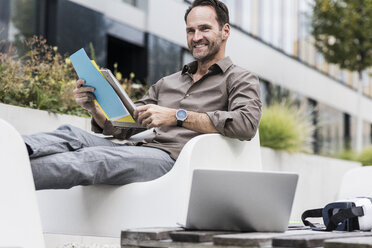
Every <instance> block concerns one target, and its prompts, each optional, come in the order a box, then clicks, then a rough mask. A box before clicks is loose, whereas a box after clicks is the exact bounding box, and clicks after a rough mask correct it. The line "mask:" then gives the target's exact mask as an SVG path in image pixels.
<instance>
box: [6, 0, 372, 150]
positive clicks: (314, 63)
mask: <svg viewBox="0 0 372 248" xmlns="http://www.w3.org/2000/svg"><path fill="white" fill-rule="evenodd" d="M189 2H190V1H184V0H105V1H103V0H0V41H8V42H14V43H15V44H16V43H17V42H19V41H20V40H22V39H25V38H28V37H30V36H32V35H34V34H36V35H41V36H43V37H45V38H46V39H47V41H48V43H49V44H51V45H55V46H58V49H59V51H60V52H61V53H68V54H71V53H73V52H74V51H76V50H78V49H80V48H81V47H84V48H85V49H86V51H89V50H90V45H89V44H92V45H93V47H94V51H95V56H96V60H97V62H98V64H99V65H101V66H105V67H108V68H110V69H113V67H114V64H115V63H117V64H118V69H119V71H120V72H122V74H123V75H124V76H126V77H129V74H130V73H131V72H134V73H135V75H136V78H137V79H139V80H140V81H142V82H143V83H147V84H153V83H155V82H156V81H157V80H158V79H160V78H161V77H162V76H165V75H168V74H171V73H174V72H176V71H178V70H180V69H181V67H182V65H183V64H185V63H188V62H189V61H191V60H192V57H191V56H190V54H189V52H188V50H187V44H186V32H185V23H184V20H183V17H184V13H185V10H186V8H187V6H188V5H189ZM224 2H225V3H226V4H227V6H228V7H229V9H230V22H231V24H232V31H231V37H230V39H229V41H228V44H227V54H228V55H229V56H230V57H231V58H232V60H233V62H234V63H236V64H238V65H240V66H242V67H244V68H246V69H248V70H250V71H252V72H254V73H255V74H257V75H258V76H259V77H260V80H261V89H262V100H263V102H264V104H267V103H269V102H270V100H271V99H272V98H273V95H276V96H279V97H280V96H286V95H288V94H290V95H292V96H295V98H296V99H299V100H300V101H302V102H305V103H306V104H307V105H308V106H309V107H310V108H311V109H313V111H312V113H311V115H309V118H311V119H312V121H313V123H314V124H315V125H316V127H317V128H316V132H315V134H314V138H315V139H314V140H315V141H314V146H313V149H314V152H316V153H320V154H329V155H336V154H338V153H339V152H340V151H342V150H343V149H345V148H348V147H351V148H355V146H356V136H357V126H358V125H357V119H358V116H360V117H361V119H362V129H361V130H362V136H363V139H362V140H363V145H364V146H367V145H370V144H371V143H372V114H371V113H370V111H369V110H370V109H372V78H371V77H369V78H368V79H366V80H365V82H364V83H363V86H362V87H363V88H362V93H363V94H362V96H361V97H359V95H358V92H357V86H358V83H359V82H358V75H357V74H356V73H352V72H349V71H346V70H340V69H339V68H338V67H337V66H335V65H330V64H327V63H326V62H325V61H324V59H323V57H322V56H321V54H319V53H318V52H317V51H316V50H315V48H314V47H313V45H312V37H311V34H310V30H311V28H310V19H309V16H310V15H311V9H312V8H311V4H312V1H311V0H275V1H274V0H225V1H224ZM368 72H371V70H369V71H368Z"/></svg>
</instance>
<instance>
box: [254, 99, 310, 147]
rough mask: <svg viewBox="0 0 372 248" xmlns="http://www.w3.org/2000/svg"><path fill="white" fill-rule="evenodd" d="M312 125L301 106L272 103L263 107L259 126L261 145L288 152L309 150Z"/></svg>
mask: <svg viewBox="0 0 372 248" xmlns="http://www.w3.org/2000/svg"><path fill="white" fill-rule="evenodd" d="M313 130H314V127H313V125H312V124H311V122H310V121H309V120H307V118H306V112H305V111H304V108H302V107H296V106H295V105H290V104H289V103H283V104H279V103H274V104H272V105H271V106H268V107H266V108H264V110H263V113H262V117H261V123H260V126H259V132H260V142H261V145H262V146H266V147H270V148H273V149H275V150H284V151H288V152H310V151H311V142H312V132H313Z"/></svg>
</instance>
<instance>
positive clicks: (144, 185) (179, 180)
mask: <svg viewBox="0 0 372 248" xmlns="http://www.w3.org/2000/svg"><path fill="white" fill-rule="evenodd" d="M8 126H9V125H7V124H5V122H0V132H7V131H9V132H13V133H14V132H15V130H14V129H13V128H11V127H10V126H9V128H8ZM4 128H5V129H6V128H8V129H12V130H4ZM18 136H19V135H18ZM18 145H19V144H18ZM21 145H22V146H23V147H22V149H23V150H24V145H23V144H21ZM0 149H1V150H2V151H3V152H4V149H5V150H6V147H5V145H4V146H3V147H0ZM13 152H14V151H13ZM20 155H22V156H23V157H24V156H25V154H24V153H23V154H20ZM1 164H2V162H1ZM24 166H29V163H24ZM195 168H213V169H223V170H261V169H262V167H261V153H260V144H259V138H258V134H257V135H256V136H255V137H254V138H253V139H252V140H251V141H239V140H237V139H231V138H227V137H224V136H222V135H219V134H204V135H200V136H197V137H195V138H193V139H192V140H190V141H189V142H188V143H187V144H186V145H185V147H184V148H183V150H182V152H181V154H180V156H179V158H178V160H177V161H176V163H175V165H174V167H173V168H172V169H171V171H170V172H168V173H167V174H165V175H164V176H162V177H160V178H158V179H155V180H153V181H149V182H141V183H132V184H129V185H124V186H108V185H96V186H77V187H73V188H72V189H69V190H42V191H37V192H36V195H37V199H38V206H39V213H40V217H41V223H42V230H43V232H44V233H53V234H69V235H82V236H85V235H87V236H99V237H119V236H120V232H121V230H123V229H127V228H135V227H156V226H157V227H160V226H161V227H166V226H171V227H174V226H176V223H183V222H184V221H185V219H186V214H187V213H186V211H187V204H188V195H189V190H190V182H191V175H192V171H193V169H195ZM30 172H31V170H29V169H27V170H26V172H25V173H30ZM1 173H3V172H0V175H1ZM28 186H29V185H28ZM28 186H27V187H28ZM9 190H12V189H11V187H9Z"/></svg>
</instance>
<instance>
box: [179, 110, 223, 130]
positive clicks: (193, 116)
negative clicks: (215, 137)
mask: <svg viewBox="0 0 372 248" xmlns="http://www.w3.org/2000/svg"><path fill="white" fill-rule="evenodd" d="M187 114H188V116H187V119H186V120H185V121H184V122H183V127H185V128H187V129H191V130H193V131H196V132H199V133H218V131H217V129H216V128H215V127H214V125H213V123H212V121H211V119H210V118H209V116H208V115H207V114H206V113H197V112H192V111H188V112H187Z"/></svg>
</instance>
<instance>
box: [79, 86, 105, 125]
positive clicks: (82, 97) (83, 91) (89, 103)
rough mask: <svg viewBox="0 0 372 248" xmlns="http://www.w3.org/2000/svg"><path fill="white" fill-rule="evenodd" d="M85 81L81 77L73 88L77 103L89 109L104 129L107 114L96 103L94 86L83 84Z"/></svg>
mask: <svg viewBox="0 0 372 248" xmlns="http://www.w3.org/2000/svg"><path fill="white" fill-rule="evenodd" d="M84 84H85V81H84V80H82V79H79V80H77V81H76V86H75V89H74V90H73V93H74V96H75V101H76V103H77V104H78V105H79V106H81V107H82V108H84V109H86V110H88V111H89V112H90V113H91V114H92V117H93V118H94V120H95V121H96V123H97V124H98V125H99V126H100V127H101V128H102V129H103V127H104V125H105V121H106V116H105V115H104V114H103V112H102V111H101V109H100V108H99V107H98V106H97V105H96V104H95V103H94V101H93V100H94V99H95V97H94V94H93V92H94V90H95V89H94V88H93V87H89V86H83V85H84Z"/></svg>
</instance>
